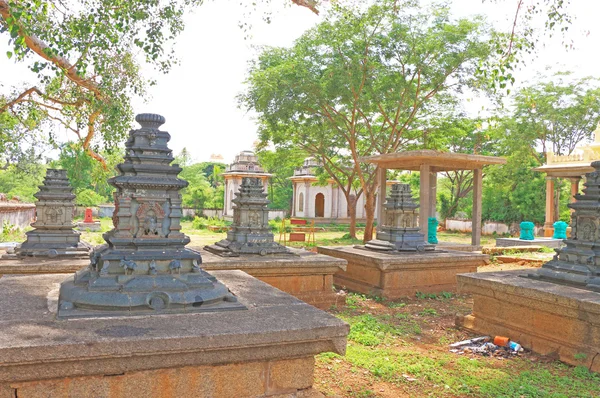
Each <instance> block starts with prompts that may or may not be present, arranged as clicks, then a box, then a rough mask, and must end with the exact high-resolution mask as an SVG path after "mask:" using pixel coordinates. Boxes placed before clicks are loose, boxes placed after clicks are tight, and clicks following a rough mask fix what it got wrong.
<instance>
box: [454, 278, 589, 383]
mask: <svg viewBox="0 0 600 398" xmlns="http://www.w3.org/2000/svg"><path fill="white" fill-rule="evenodd" d="M527 273H528V271H527V270H525V271H523V270H516V271H502V272H480V273H476V274H464V275H458V276H457V279H458V286H459V291H460V292H461V293H467V294H471V295H472V296H473V313H472V314H470V315H467V316H464V317H458V318H457V324H458V325H459V326H461V327H464V328H466V329H469V330H472V331H474V332H476V333H478V334H489V335H492V336H493V335H501V336H507V337H509V338H510V339H511V340H514V341H517V342H519V343H520V344H521V345H522V346H523V347H525V348H527V349H530V350H532V351H534V352H537V353H539V354H542V355H556V356H557V357H558V358H559V359H560V360H561V361H564V362H567V363H570V364H572V365H584V366H586V367H588V368H590V369H591V370H593V371H595V372H600V294H598V293H596V292H590V291H586V290H582V289H578V288H574V287H570V286H564V285H560V284H556V283H551V282H546V281H540V280H534V279H529V278H523V276H526V275H527Z"/></svg>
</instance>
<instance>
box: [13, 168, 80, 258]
mask: <svg viewBox="0 0 600 398" xmlns="http://www.w3.org/2000/svg"><path fill="white" fill-rule="evenodd" d="M72 191H73V189H72V188H71V185H70V184H69V180H68V178H67V172H66V170H58V169H48V170H47V171H46V177H45V178H44V182H43V185H42V186H40V190H39V192H38V193H36V194H35V195H34V196H35V197H36V198H37V199H38V201H37V202H36V204H35V213H36V221H35V222H34V223H33V224H31V226H32V227H33V228H34V229H33V230H32V231H29V232H27V233H26V234H25V235H27V240H26V241H25V242H23V244H22V245H21V246H20V247H19V248H17V249H16V253H17V254H18V255H20V256H49V257H55V256H59V255H60V256H65V255H81V254H86V253H87V252H89V250H90V247H89V246H88V245H86V244H85V243H83V242H80V240H79V237H80V235H81V234H80V233H79V232H77V231H74V230H73V227H75V225H74V224H73V210H74V208H75V205H74V203H73V199H75V195H74V194H73V192H72Z"/></svg>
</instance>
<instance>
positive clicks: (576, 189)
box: [570, 177, 581, 212]
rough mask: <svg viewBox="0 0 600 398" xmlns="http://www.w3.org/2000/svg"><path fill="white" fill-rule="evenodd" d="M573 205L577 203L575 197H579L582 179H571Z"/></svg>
mask: <svg viewBox="0 0 600 398" xmlns="http://www.w3.org/2000/svg"><path fill="white" fill-rule="evenodd" d="M570 180H571V200H570V202H571V203H574V202H576V199H575V195H577V193H578V192H579V181H580V180H581V178H580V177H575V178H571V179H570ZM571 212H573V209H571Z"/></svg>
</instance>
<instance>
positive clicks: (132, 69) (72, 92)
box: [0, 0, 201, 162]
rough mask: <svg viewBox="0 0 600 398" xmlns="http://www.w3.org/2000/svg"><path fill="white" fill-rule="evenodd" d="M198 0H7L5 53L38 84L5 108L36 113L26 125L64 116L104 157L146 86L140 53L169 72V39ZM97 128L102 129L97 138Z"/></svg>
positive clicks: (0, 108) (18, 92)
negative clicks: (66, 0) (73, 0)
mask: <svg viewBox="0 0 600 398" xmlns="http://www.w3.org/2000/svg"><path fill="white" fill-rule="evenodd" d="M199 3H201V0H198V1H195V0H182V1H174V0H173V1H164V2H163V1H146V0H127V1H124V0H81V1H79V2H77V3H75V4H71V3H64V2H55V1H48V0H26V1H16V0H0V34H1V35H2V36H4V37H6V38H8V41H9V45H10V48H11V49H10V51H8V52H7V54H6V55H7V56H8V57H9V58H12V59H14V60H15V61H16V62H19V63H22V64H23V65H24V66H26V67H28V68H29V69H30V70H31V71H32V72H33V73H34V74H35V76H37V82H36V83H35V84H33V85H32V86H30V87H20V88H18V87H16V88H15V89H14V91H13V92H12V93H11V94H10V95H8V96H6V97H1V98H0V115H1V114H2V113H5V112H8V113H10V114H12V115H14V116H16V117H17V119H18V120H20V121H23V122H24V123H23V124H26V123H25V122H27V121H30V122H31V123H30V124H29V125H27V126H24V127H26V128H27V129H36V128H41V127H42V126H43V124H44V122H48V121H52V122H55V123H58V124H59V125H62V126H63V127H64V128H65V129H67V130H68V131H70V132H72V133H74V134H75V135H76V137H77V140H78V142H79V143H80V144H81V147H82V149H83V150H85V151H86V152H87V153H88V154H89V155H90V156H92V157H93V158H95V159H97V160H100V161H102V162H103V161H104V160H103V158H102V157H101V156H100V155H99V154H98V152H99V150H100V148H102V144H104V145H106V146H109V147H110V146H113V145H115V144H116V143H118V142H120V141H121V140H122V139H123V138H124V134H125V132H126V131H127V130H128V127H129V125H130V123H131V121H132V114H133V112H132V109H131V98H132V96H135V95H143V94H144V90H145V80H144V79H143V78H142V76H141V74H140V65H139V64H138V61H137V59H140V57H139V56H136V54H138V53H139V54H141V55H142V57H141V58H142V59H145V61H146V63H148V64H150V65H153V66H155V67H156V68H157V69H158V70H160V71H163V72H167V71H168V70H169V69H170V68H171V66H172V64H173V63H174V58H173V54H172V50H170V49H169V44H170V43H171V42H172V41H173V39H174V38H175V37H176V36H177V35H178V34H179V33H180V32H181V31H182V29H183V27H184V24H183V19H182V17H183V14H184V12H185V11H186V10H187V9H189V8H190V7H191V6H194V5H196V4H199ZM97 132H100V133H101V137H98V139H94V138H95V137H96V135H97ZM50 134H51V135H50V137H49V138H50V141H53V140H54V138H55V137H54V136H53V135H52V133H50Z"/></svg>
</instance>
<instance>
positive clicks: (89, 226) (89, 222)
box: [77, 207, 101, 231]
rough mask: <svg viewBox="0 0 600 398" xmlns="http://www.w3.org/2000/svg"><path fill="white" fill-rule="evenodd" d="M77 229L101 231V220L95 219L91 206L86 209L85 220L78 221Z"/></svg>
mask: <svg viewBox="0 0 600 398" xmlns="http://www.w3.org/2000/svg"><path fill="white" fill-rule="evenodd" d="M77 229H79V230H80V231H86V230H89V231H100V229H101V227H100V221H94V219H93V218H92V209H91V208H89V207H88V208H86V209H85V217H84V219H83V221H81V222H78V223H77Z"/></svg>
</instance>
